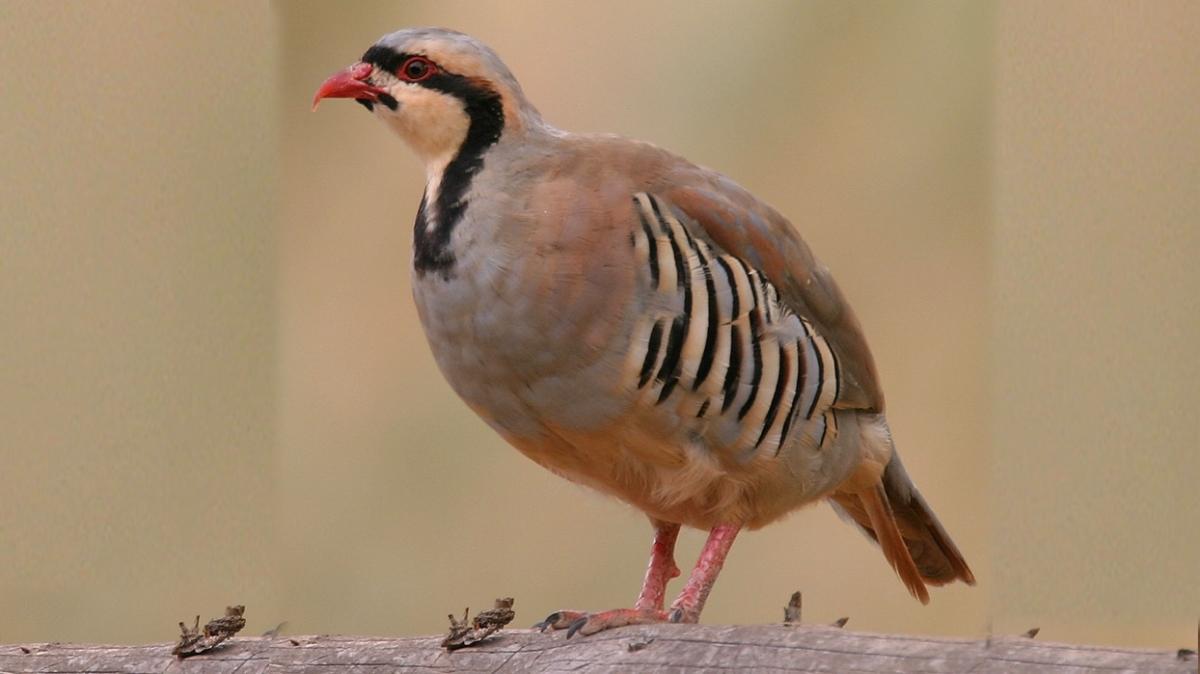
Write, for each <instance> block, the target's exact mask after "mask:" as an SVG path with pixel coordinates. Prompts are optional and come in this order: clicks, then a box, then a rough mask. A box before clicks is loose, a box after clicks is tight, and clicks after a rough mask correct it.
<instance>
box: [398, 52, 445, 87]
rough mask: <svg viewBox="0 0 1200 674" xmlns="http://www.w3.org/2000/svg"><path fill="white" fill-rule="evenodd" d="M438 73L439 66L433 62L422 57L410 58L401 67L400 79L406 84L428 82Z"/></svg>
mask: <svg viewBox="0 0 1200 674" xmlns="http://www.w3.org/2000/svg"><path fill="white" fill-rule="evenodd" d="M436 72H437V66H435V65H433V62H432V61H430V60H429V59H427V58H424V57H422V56H413V57H410V58H409V59H408V60H407V61H405V62H404V65H402V66H400V72H399V73H398V74H399V75H400V79H402V80H404V81H405V82H420V81H422V80H427V79H429V78H430V77H432V76H433V74H434V73H436Z"/></svg>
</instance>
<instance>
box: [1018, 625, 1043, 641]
mask: <svg viewBox="0 0 1200 674" xmlns="http://www.w3.org/2000/svg"><path fill="white" fill-rule="evenodd" d="M1041 631H1042V628H1040V627H1031V628H1030V629H1027V630H1025V631H1024V632H1022V633H1021V636H1023V637H1025V638H1026V639H1032V638H1034V637H1036V636H1037V635H1038V632H1041Z"/></svg>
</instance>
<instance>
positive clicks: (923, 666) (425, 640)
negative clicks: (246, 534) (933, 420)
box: [0, 625, 1197, 674]
mask: <svg viewBox="0 0 1200 674" xmlns="http://www.w3.org/2000/svg"><path fill="white" fill-rule="evenodd" d="M440 640H441V637H412V638H387V639H385V638H360V637H330V636H309V637H292V638H288V637H275V638H271V639H265V638H234V639H233V640H231V641H230V642H229V644H228V646H227V647H223V648H221V649H219V650H217V651H214V652H212V653H205V654H203V655H198V656H195V657H192V658H188V659H187V660H182V661H180V660H177V659H175V658H174V657H173V656H172V655H171V647H172V644H165V643H164V644H154V645H149V646H94V645H80V644H25V645H0V672H4V673H6V674H7V673H12V674H17V673H21V674H32V673H34V672H38V673H42V672H53V673H55V674H70V673H74V672H104V673H105V674H118V673H121V674H125V673H128V674H170V673H174V672H206V673H207V672H211V673H213V674H260V673H262V674H267V673H270V674H290V673H293V672H296V673H300V672H304V673H313V674H316V673H320V674H337V673H339V672H355V673H356V674H362V673H366V672H372V673H373V672H380V673H382V672H408V671H412V672H575V673H580V672H585V673H586V672H606V673H615V672H709V671H721V670H736V671H755V672H839V673H841V672H901V673H904V672H929V673H933V672H953V673H961V672H972V673H974V674H1001V673H1003V674H1026V673H1029V674H1032V673H1035V672H1036V673H1043V672H1071V673H1073V674H1083V673H1086V672H1105V673H1106V674H1112V673H1113V672H1156V673H1166V674H1173V673H1176V672H1177V673H1179V674H1184V673H1189V674H1194V673H1195V672H1197V668H1196V659H1195V656H1188V657H1186V658H1184V659H1181V658H1180V657H1179V656H1178V655H1177V653H1176V652H1174V651H1169V652H1168V651H1149V650H1135V649H1122V648H1101V647H1096V646H1074V645H1068V644H1056V643H1048V642H1040V641H1036V640H1034V639H1027V638H1022V637H1005V638H1001V639H992V640H988V641H972V640H965V639H938V638H922V637H910V636H896V635H886V634H868V633H863V632H853V631H849V630H841V629H837V628H833V627H807V626H805V627H784V626H773V625H772V626H766V625H758V626H737V627H723V626H711V625H647V626H635V627H626V628H621V629H615V630H611V631H608V632H604V633H601V634H597V635H594V636H590V637H585V638H574V639H571V640H569V641H568V640H566V639H564V638H563V634H562V633H561V632H559V633H556V634H539V633H537V632H531V631H528V630H504V631H503V632H501V633H500V634H498V635H497V636H496V637H493V638H492V639H490V640H489V641H487V642H484V643H482V644H479V645H476V646H473V647H470V648H464V649H462V650H458V651H454V652H449V653H448V652H446V651H445V650H443V649H442V648H440V647H439V646H438V643H439V641H440ZM26 650H27V651H28V653H26V652H25V651H26Z"/></svg>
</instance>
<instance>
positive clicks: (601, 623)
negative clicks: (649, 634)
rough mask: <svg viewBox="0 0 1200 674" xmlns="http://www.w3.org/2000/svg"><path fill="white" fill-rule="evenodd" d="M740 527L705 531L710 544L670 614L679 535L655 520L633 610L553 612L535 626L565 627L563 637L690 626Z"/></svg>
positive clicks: (702, 553) (677, 527) (720, 526)
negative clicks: (666, 607)
mask: <svg viewBox="0 0 1200 674" xmlns="http://www.w3.org/2000/svg"><path fill="white" fill-rule="evenodd" d="M741 528H742V527H741V525H738V524H720V525H717V526H715V527H713V529H712V531H710V532H709V533H708V540H707V541H706V542H705V543H704V549H703V550H702V551H701V552H700V559H699V560H698V561H697V562H696V566H695V568H694V569H692V574H691V576H689V577H688V582H687V585H685V586H684V588H683V591H682V592H680V593H679V597H677V598H676V599H675V601H674V602H672V604H671V611H670V613H669V614H668V613H665V612H664V611H663V609H662V605H663V595H664V593H665V591H666V585H667V581H668V580H670V579H671V578H673V577H675V576H676V575H678V574H679V569H677V568H676V567H675V561H674V549H675V539H676V537H678V535H679V525H673V524H664V523H661V522H655V537H654V546H653V547H652V548H651V551H650V566H649V568H648V569H646V579H645V582H643V584H642V593H641V594H640V595H639V596H638V601H637V604H636V605H635V607H634V608H625V609H614V610H611V611H602V612H600V613H584V612H581V611H557V612H555V613H552V614H550V615H549V616H548V617H547V618H546V619H545V620H543V621H542V622H540V623H538V624H537V625H534V627H535V628H540V629H541V630H542V631H545V630H546V629H548V628H553V629H563V628H566V629H567V638H570V637H571V636H573V635H575V634H576V633H579V634H583V635H588V634H595V633H596V632H600V631H603V630H606V629H609V628H611V627H621V626H623V625H642V624H646V623H656V622H665V621H668V620H669V621H670V622H684V623H694V622H697V621H698V620H699V619H700V612H701V611H702V610H703V609H704V602H705V600H707V599H708V593H709V592H711V591H712V586H713V583H714V582H716V580H717V575H718V574H719V573H720V572H721V567H722V566H723V565H724V564H725V557H726V556H727V555H728V554H729V549H730V548H731V547H732V546H733V540H734V538H736V537H737V534H738V531H740V530H741Z"/></svg>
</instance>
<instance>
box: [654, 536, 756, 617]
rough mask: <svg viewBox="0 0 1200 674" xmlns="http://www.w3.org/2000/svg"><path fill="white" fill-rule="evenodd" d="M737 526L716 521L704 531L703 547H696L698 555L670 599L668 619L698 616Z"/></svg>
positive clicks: (719, 570)
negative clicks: (671, 600) (689, 572)
mask: <svg viewBox="0 0 1200 674" xmlns="http://www.w3.org/2000/svg"><path fill="white" fill-rule="evenodd" d="M741 528H742V525H740V524H718V525H717V526H715V527H713V528H712V531H709V532H708V540H707V541H705V542H704V549H703V550H701V551H700V559H699V560H697V561H696V567H695V568H693V569H692V575H690V576H688V582H687V585H685V586H684V587H683V591H682V592H680V593H679V596H678V597H676V598H675V601H673V602H671V622H673V623H694V622H698V621H699V620H700V612H701V611H703V610H704V602H705V601H707V600H708V593H709V592H712V586H713V583H715V582H716V581H717V574H719V573H721V567H722V566H724V565H725V557H726V555H728V554H729V549H730V548H731V547H733V539H735V538H737V535H738V531H740V530H741Z"/></svg>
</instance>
